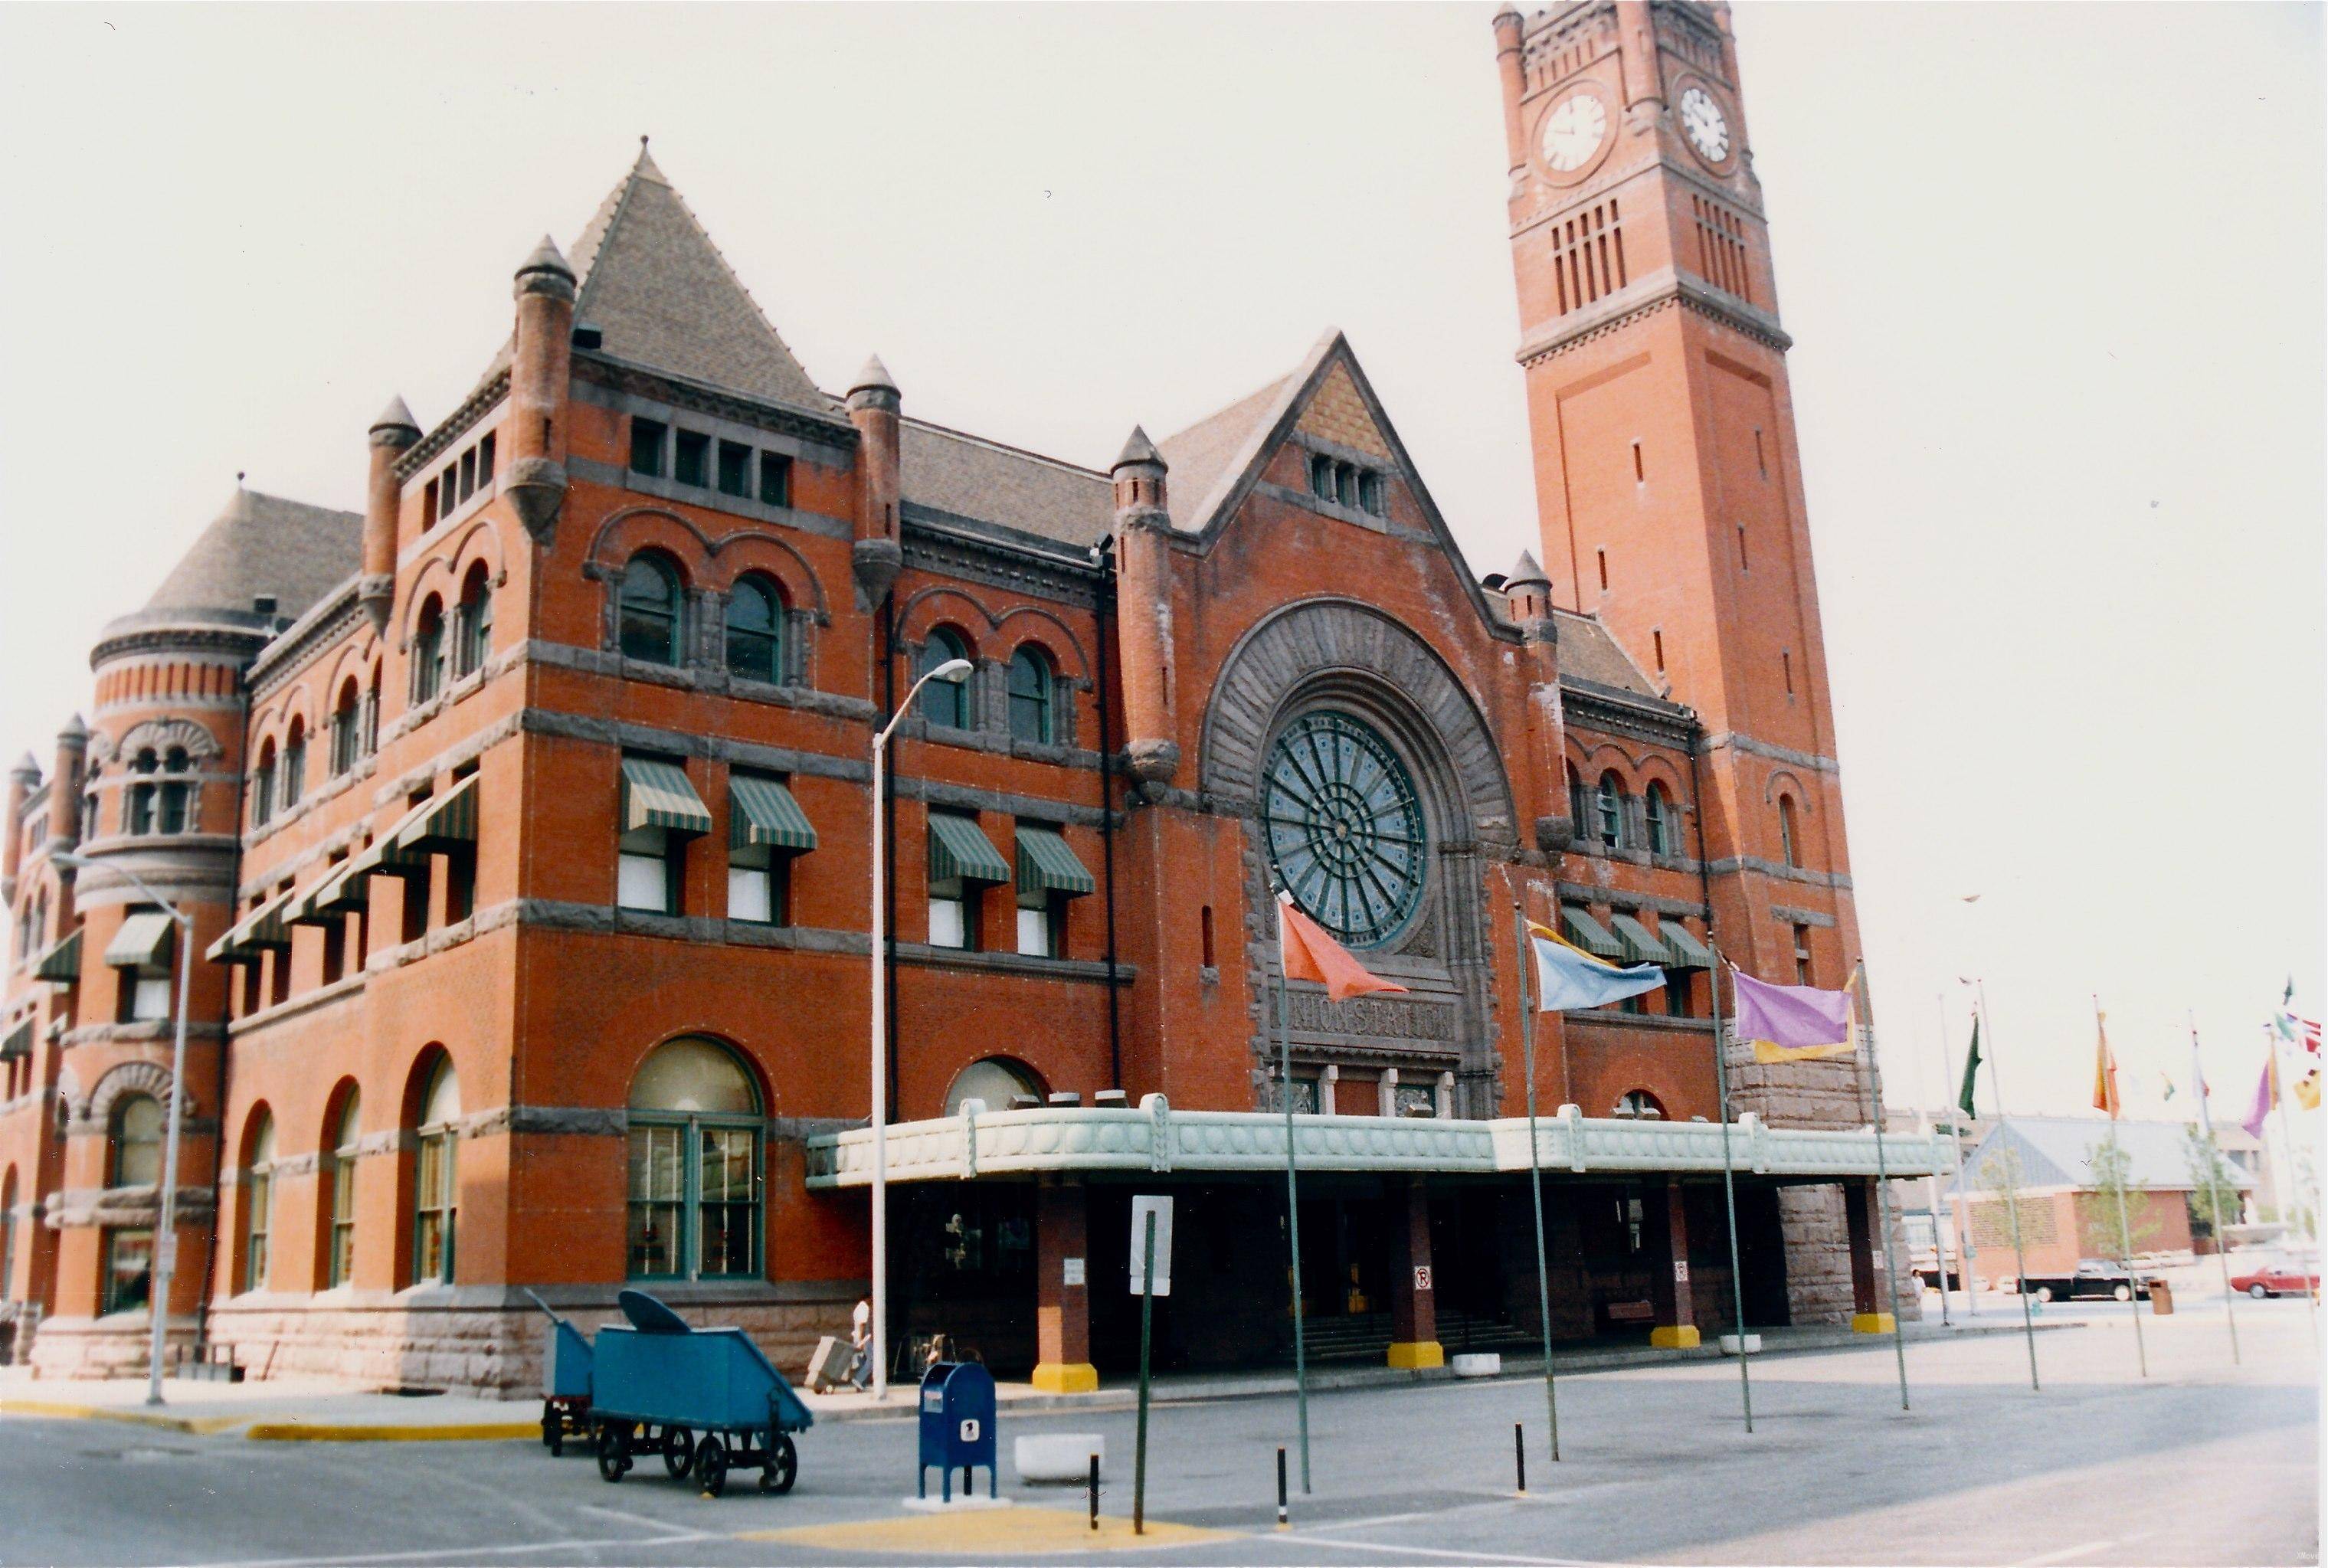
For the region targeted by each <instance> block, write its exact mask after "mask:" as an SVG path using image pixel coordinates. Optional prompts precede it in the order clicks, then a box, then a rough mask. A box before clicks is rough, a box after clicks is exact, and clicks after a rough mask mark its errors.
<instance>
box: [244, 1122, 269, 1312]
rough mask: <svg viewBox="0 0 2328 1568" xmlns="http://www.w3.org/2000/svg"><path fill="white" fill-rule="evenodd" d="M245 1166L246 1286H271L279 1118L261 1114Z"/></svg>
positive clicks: (252, 1133)
mask: <svg viewBox="0 0 2328 1568" xmlns="http://www.w3.org/2000/svg"><path fill="white" fill-rule="evenodd" d="M274 1228H275V1118H274V1117H272V1116H269V1115H268V1113H266V1112H264V1111H261V1112H259V1113H258V1126H257V1127H255V1128H254V1129H252V1131H251V1134H250V1153H249V1158H248V1159H246V1160H244V1162H243V1168H242V1288H243V1289H244V1290H246V1291H263V1290H265V1289H267V1239H268V1235H270V1234H271V1233H272V1232H273V1230H274Z"/></svg>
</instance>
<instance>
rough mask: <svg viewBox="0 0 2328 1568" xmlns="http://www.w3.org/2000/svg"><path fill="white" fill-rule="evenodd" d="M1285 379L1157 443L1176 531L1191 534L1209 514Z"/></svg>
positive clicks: (1265, 419) (1273, 408)
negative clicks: (1185, 529) (1187, 531)
mask: <svg viewBox="0 0 2328 1568" xmlns="http://www.w3.org/2000/svg"><path fill="white" fill-rule="evenodd" d="M1289 379H1290V378H1288V377H1285V376H1280V377H1278V378H1277V380H1273V381H1272V382H1270V383H1269V385H1267V386H1265V387H1263V388H1261V389H1260V390H1256V391H1253V392H1248V393H1246V394H1245V395H1244V397H1242V398H1239V399H1237V400H1236V401H1235V402H1234V403H1231V404H1230V405H1229V406H1228V407H1227V408H1223V409H1221V410H1219V411H1218V412H1217V413H1213V414H1207V415H1206V416H1205V417H1204V418H1201V419H1199V420H1197V422H1196V423H1195V424H1193V425H1191V426H1189V427H1187V429H1185V430H1183V431H1181V432H1180V433H1179V434H1178V435H1177V436H1167V437H1164V439H1163V440H1161V441H1159V442H1158V443H1157V444H1156V447H1157V450H1158V451H1159V452H1161V453H1162V454H1163V455H1164V465H1165V476H1164V493H1165V494H1166V496H1167V497H1169V502H1170V511H1171V513H1172V521H1173V524H1174V525H1175V526H1176V527H1179V528H1187V529H1193V528H1197V527H1200V526H1201V525H1202V524H1203V521H1204V519H1205V516H1206V514H1207V513H1209V512H1211V510H1212V502H1213V499H1214V495H1215V493H1216V492H1217V491H1218V490H1219V489H1220V488H1221V485H1222V484H1224V483H1225V482H1226V481H1227V480H1228V479H1230V478H1231V477H1232V476H1233V475H1234V472H1235V470H1236V469H1238V468H1239V467H1240V466H1242V463H1241V459H1242V458H1243V457H1244V455H1245V450H1246V448H1247V446H1250V445H1251V443H1252V442H1253V441H1254V440H1255V439H1257V438H1258V437H1260V435H1261V433H1262V430H1263V427H1265V426H1266V425H1267V423H1268V422H1269V418H1270V417H1271V416H1272V414H1273V413H1274V412H1275V411H1276V408H1277V404H1278V400H1279V399H1280V398H1281V397H1282V396H1283V394H1284V391H1285V383H1286V381H1287V380H1289Z"/></svg>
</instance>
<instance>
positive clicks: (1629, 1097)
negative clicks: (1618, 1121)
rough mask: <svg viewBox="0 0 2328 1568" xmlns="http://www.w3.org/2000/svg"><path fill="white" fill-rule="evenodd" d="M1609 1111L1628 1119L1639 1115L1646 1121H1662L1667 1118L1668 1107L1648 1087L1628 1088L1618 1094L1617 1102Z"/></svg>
mask: <svg viewBox="0 0 2328 1568" xmlns="http://www.w3.org/2000/svg"><path fill="white" fill-rule="evenodd" d="M1610 1115H1612V1116H1622V1117H1625V1118H1627V1119H1628V1120H1631V1119H1633V1118H1637V1117H1638V1119H1639V1120H1641V1121H1644V1122H1662V1121H1664V1120H1665V1118H1666V1108H1665V1106H1664V1104H1663V1103H1660V1102H1659V1101H1658V1099H1657V1096H1656V1095H1655V1094H1650V1093H1649V1092H1648V1091H1647V1089H1628V1090H1626V1091H1625V1092H1624V1093H1623V1094H1619V1095H1618V1096H1617V1103H1616V1105H1615V1106H1614V1107H1613V1108H1612V1109H1611V1110H1610Z"/></svg>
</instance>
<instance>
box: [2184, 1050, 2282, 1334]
mask: <svg viewBox="0 0 2328 1568" xmlns="http://www.w3.org/2000/svg"><path fill="white" fill-rule="evenodd" d="M2182 1017H2183V1020H2184V1021H2185V1022H2186V1023H2188V1024H2189V1025H2190V1026H2191V1065H2192V1066H2193V1067H2194V1068H2196V1069H2197V1071H2198V1075H2199V1084H2198V1089H2199V1129H2200V1131H2201V1133H2203V1134H2204V1135H2205V1137H2206V1140H2207V1207H2208V1212H2209V1213H2211V1215H2212V1216H2214V1221H2215V1262H2216V1263H2217V1264H2218V1265H2219V1266H2220V1268H2221V1270H2222V1274H2223V1326H2224V1327H2225V1328H2227V1329H2229V1330H2230V1331H2231V1365H2232V1366H2238V1365H2239V1321H2238V1319H2235V1318H2234V1317H2233V1316H2232V1315H2231V1260H2230V1259H2229V1257H2228V1256H2226V1255H2225V1252H2224V1247H2223V1185H2222V1183H2221V1182H2220V1181H2219V1180H2217V1179H2216V1176H2217V1173H2218V1172H2219V1171H2220V1170H2221V1169H2222V1163H2221V1160H2220V1156H2218V1155H2217V1154H2216V1152H2215V1118H2214V1114H2213V1113H2211V1112H2210V1111H2209V1110H2208V1109H2207V1069H2206V1068H2205V1067H2204V1066H2201V1063H2200V1061H2199V1020H2198V1019H2196V1018H2195V1017H2193V1016H2192V1015H2191V1014H2189V1013H2184V1014H2183V1015H2182ZM2278 1086H2279V1085H2278V1084H2276V1083H2275V1084H2273V1085H2272V1087H2274V1088H2275V1089H2276V1088H2277V1087H2278Z"/></svg>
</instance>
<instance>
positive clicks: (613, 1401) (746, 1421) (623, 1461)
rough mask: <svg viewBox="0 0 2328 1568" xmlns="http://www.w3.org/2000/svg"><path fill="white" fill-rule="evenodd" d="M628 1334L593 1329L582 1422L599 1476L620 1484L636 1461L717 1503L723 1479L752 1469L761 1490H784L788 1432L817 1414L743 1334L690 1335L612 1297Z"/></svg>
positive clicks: (660, 1312) (665, 1310)
mask: <svg viewBox="0 0 2328 1568" xmlns="http://www.w3.org/2000/svg"><path fill="white" fill-rule="evenodd" d="M617 1299H618V1300H620V1302H621V1304H622V1308H623V1313H624V1316H625V1317H627V1318H629V1319H630V1320H631V1325H632V1326H631V1327H630V1328H627V1329H625V1328H623V1327H620V1326H615V1327H610V1328H605V1329H599V1330H598V1337H597V1340H596V1343H595V1344H594V1345H593V1347H592V1352H591V1353H592V1359H593V1362H594V1366H593V1369H592V1374H591V1391H590V1397H591V1405H590V1425H591V1430H592V1432H594V1433H595V1434H596V1439H597V1445H598V1474H599V1475H600V1476H602V1477H603V1478H605V1479H606V1480H608V1481H619V1480H621V1479H623V1477H624V1475H625V1474H626V1473H628V1471H629V1470H630V1469H631V1467H632V1465H633V1464H634V1463H635V1462H636V1459H637V1456H639V1455H641V1454H652V1453H660V1454H661V1455H662V1462H663V1468H664V1469H666V1470H668V1471H669V1472H670V1473H671V1475H672V1476H673V1477H674V1478H678V1479H684V1478H686V1477H687V1476H689V1475H690V1474H691V1475H693V1476H694V1477H695V1479H696V1480H697V1481H698V1482H699V1484H700V1485H701V1486H702V1488H703V1491H704V1495H705V1496H707V1497H713V1498H716V1497H718V1495H719V1494H720V1492H721V1491H722V1490H724V1489H725V1488H726V1487H727V1485H728V1471H729V1470H730V1469H751V1468H753V1467H757V1468H758V1469H759V1472H760V1489H761V1490H762V1491H764V1492H788V1491H790V1490H792V1488H793V1480H794V1479H796V1478H797V1477H798V1476H799V1473H800V1454H799V1451H798V1450H797V1449H796V1448H795V1447H794V1446H793V1439H792V1434H793V1432H805V1431H807V1430H808V1428H809V1427H811V1426H812V1425H814V1424H815V1422H816V1417H815V1416H814V1415H812V1413H810V1412H809V1408H808V1406H807V1405H805V1404H803V1403H802V1402H801V1397H800V1395H799V1394H795V1393H794V1392H793V1385H791V1384H790V1383H789V1382H787V1381H785V1378H784V1374H783V1373H781V1372H779V1371H777V1370H776V1369H775V1367H774V1366H773V1365H772V1364H771V1363H770V1362H769V1360H768V1358H767V1357H765V1356H763V1355H762V1354H760V1347H758V1346H757V1345H755V1344H753V1343H752V1341H751V1338H750V1337H749V1336H747V1335H746V1334H745V1332H744V1331H743V1330H742V1329H690V1328H689V1327H688V1326H687V1324H686V1323H685V1322H684V1321H683V1320H682V1319H681V1318H680V1317H679V1315H678V1314H677V1313H675V1312H673V1311H672V1310H671V1309H670V1308H669V1307H666V1306H664V1305H663V1304H662V1302H661V1301H658V1300H655V1299H654V1298H653V1297H652V1296H650V1295H648V1294H647V1293H646V1292H645V1291H624V1292H623V1293H622V1295H621V1296H620V1297H619V1298H617Z"/></svg>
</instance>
